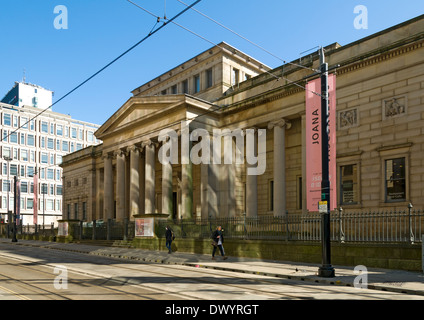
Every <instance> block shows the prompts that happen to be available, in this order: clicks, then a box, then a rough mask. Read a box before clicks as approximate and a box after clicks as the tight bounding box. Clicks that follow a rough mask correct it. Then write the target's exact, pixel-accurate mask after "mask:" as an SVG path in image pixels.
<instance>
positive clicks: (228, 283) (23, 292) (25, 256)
mask: <svg viewBox="0 0 424 320" xmlns="http://www.w3.org/2000/svg"><path fill="white" fill-rule="evenodd" d="M0 258H1V268H0V285H1V286H2V287H3V288H4V289H5V290H2V289H1V287H0V294H2V296H3V298H10V299H21V300H23V299H35V300H38V299H40V300H41V299H71V300H73V299H76V300H87V299H90V300H91V299H103V300H106V299H114V300H117V299H125V300H129V299H140V300H141V299H144V300H146V299H147V300H160V299H166V300H230V301H235V300H249V301H254V300H293V299H297V300H301V299H371V300H376V299H383V300H404V299H408V300H411V299H418V300H422V297H421V296H414V295H404V294H401V293H394V292H382V291H378V290H370V289H366V290H365V289H364V290H359V289H357V288H352V287H339V286H328V285H322V284H318V283H305V282H302V281H298V280H289V279H281V278H275V277H271V276H264V275H255V274H245V273H237V272H233V271H224V270H213V269H205V268H194V267H189V266H183V265H164V264H157V263H148V262H140V261H128V260H125V259H119V258H108V257H101V256H92V255H87V254H81V253H76V252H67V251H59V250H52V249H47V248H36V247H24V246H16V245H12V244H6V243H0ZM59 266H61V267H65V268H66V270H67V277H68V288H67V289H56V288H55V287H54V281H55V279H57V276H58V274H55V273H54V269H55V268H58V267H59Z"/></svg>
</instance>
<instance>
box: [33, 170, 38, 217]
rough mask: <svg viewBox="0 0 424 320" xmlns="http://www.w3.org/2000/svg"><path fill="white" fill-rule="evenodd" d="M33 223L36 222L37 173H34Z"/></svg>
mask: <svg viewBox="0 0 424 320" xmlns="http://www.w3.org/2000/svg"><path fill="white" fill-rule="evenodd" d="M33 210H34V214H33V222H32V223H33V224H38V175H37V173H35V174H34V203H33Z"/></svg>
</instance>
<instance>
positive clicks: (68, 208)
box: [66, 203, 71, 219]
mask: <svg viewBox="0 0 424 320" xmlns="http://www.w3.org/2000/svg"><path fill="white" fill-rule="evenodd" d="M66 214H67V215H68V219H71V205H70V204H69V203H68V204H67V205H66Z"/></svg>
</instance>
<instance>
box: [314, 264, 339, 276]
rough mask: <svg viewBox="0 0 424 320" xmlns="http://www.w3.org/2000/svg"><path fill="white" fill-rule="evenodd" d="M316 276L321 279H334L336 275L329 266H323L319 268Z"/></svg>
mask: <svg viewBox="0 0 424 320" xmlns="http://www.w3.org/2000/svg"><path fill="white" fill-rule="evenodd" d="M318 276H319V277H322V278H334V277H335V276H336V275H335V270H334V268H333V267H332V266H331V265H324V266H321V267H319V269H318Z"/></svg>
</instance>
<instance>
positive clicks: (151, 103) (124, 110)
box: [95, 95, 185, 140]
mask: <svg viewBox="0 0 424 320" xmlns="http://www.w3.org/2000/svg"><path fill="white" fill-rule="evenodd" d="M184 103H185V97H184V95H175V96H163V97H162V96H160V97H157V96H145V97H132V98H130V99H129V100H128V101H127V102H125V103H124V105H123V106H122V107H121V108H119V109H118V111H116V112H115V113H114V114H113V115H112V116H111V117H110V118H109V119H108V120H107V121H106V122H105V123H104V124H103V125H102V126H101V127H100V128H99V129H98V130H97V131H96V133H95V135H96V137H97V138H98V139H100V140H102V137H104V136H105V135H109V134H111V133H114V132H119V131H121V130H123V129H125V128H129V127H131V126H134V125H136V124H137V123H138V122H142V121H145V120H146V119H148V118H151V117H157V116H158V115H160V114H162V113H166V111H167V110H169V109H172V108H175V107H177V106H179V105H182V104H184Z"/></svg>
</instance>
